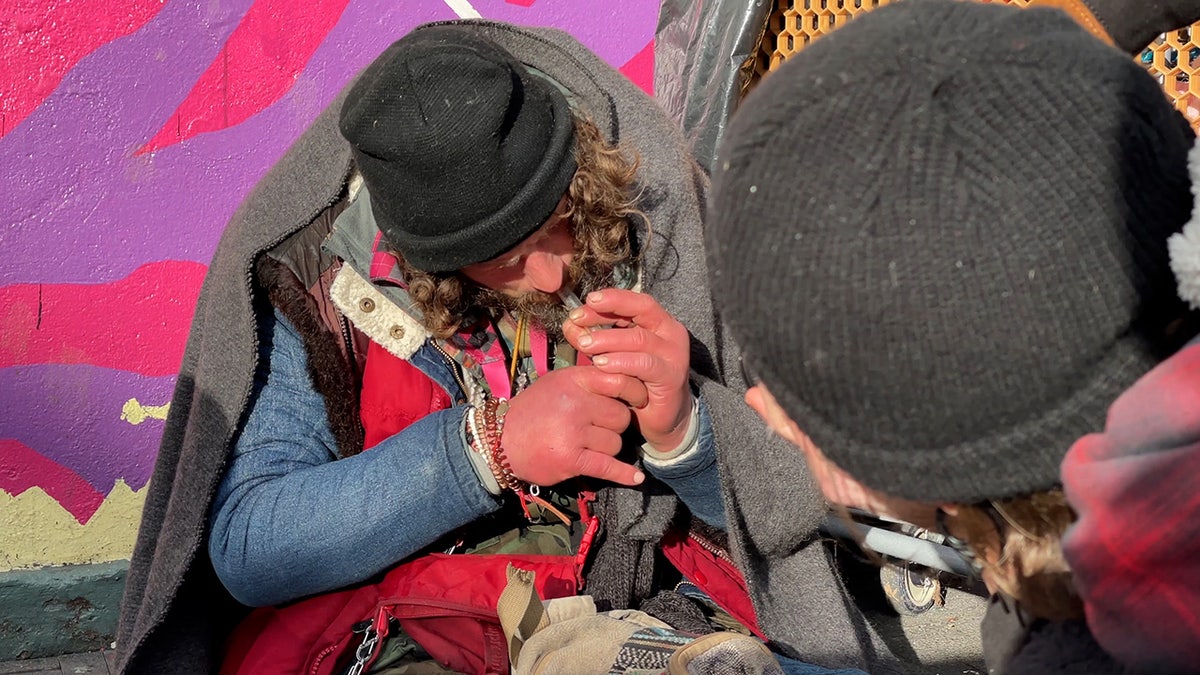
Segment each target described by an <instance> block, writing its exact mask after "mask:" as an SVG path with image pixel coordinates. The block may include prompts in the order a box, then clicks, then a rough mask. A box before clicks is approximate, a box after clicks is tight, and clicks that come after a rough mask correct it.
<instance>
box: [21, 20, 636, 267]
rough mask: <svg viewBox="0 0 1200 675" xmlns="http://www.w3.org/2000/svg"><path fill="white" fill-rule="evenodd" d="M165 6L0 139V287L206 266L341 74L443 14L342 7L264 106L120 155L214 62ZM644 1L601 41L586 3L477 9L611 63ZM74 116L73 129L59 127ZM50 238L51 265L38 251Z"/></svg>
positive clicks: (628, 51)
mask: <svg viewBox="0 0 1200 675" xmlns="http://www.w3.org/2000/svg"><path fill="white" fill-rule="evenodd" d="M175 5H183V6H185V7H186V6H187V5H186V4H184V3H179V2H176V3H172V6H169V7H167V8H166V9H164V10H163V11H162V12H161V13H160V14H159V15H158V16H157V17H156V18H155V19H154V20H153V21H152V22H150V24H148V25H147V26H146V27H145V28H143V30H141V31H139V32H138V33H136V34H134V35H132V36H130V37H128V38H124V39H121V40H117V41H114V42H113V43H111V44H109V45H107V46H105V47H104V48H102V49H100V50H97V52H96V53H94V54H92V55H91V56H90V57H88V58H86V59H84V60H83V61H81V62H80V64H79V65H78V66H76V67H75V68H74V69H73V70H72V71H71V72H70V73H68V75H67V77H65V78H64V80H63V84H62V85H61V86H60V87H59V89H58V90H57V91H55V93H54V94H52V95H51V96H50V97H49V98H47V99H46V101H45V103H43V104H42V106H41V107H39V108H38V109H37V110H36V111H35V112H34V113H33V114H31V115H30V116H29V118H27V119H26V121H25V123H24V124H22V125H21V127H19V128H18V129H15V130H14V131H13V132H11V133H10V134H9V135H8V136H6V137H4V138H3V139H2V140H0V184H3V185H6V186H8V187H7V188H6V190H9V191H12V192H13V193H12V194H8V195H6V198H7V199H6V201H7V203H8V204H10V205H11V209H12V212H13V214H14V216H15V217H16V222H15V223H13V226H12V227H10V228H9V229H8V230H6V231H4V232H2V233H0V245H2V246H4V248H5V250H7V251H11V252H12V254H11V255H10V257H9V259H8V261H7V264H6V265H5V267H4V268H3V269H0V285H5V284H11V283H17V282H27V283H28V282H45V283H71V282H92V283H95V282H102V281H111V280H114V279H118V278H121V277H124V276H125V275H127V274H128V273H129V272H130V271H132V270H133V269H134V268H136V267H137V266H139V265H141V264H144V263H146V262H150V261H154V260H193V261H197V262H207V261H208V259H209V257H211V255H212V251H213V249H214V248H215V245H216V240H217V238H218V237H219V235H220V231H221V228H222V227H223V226H224V224H225V223H226V222H227V221H228V219H229V217H230V216H231V215H232V213H233V211H234V209H235V208H236V207H237V205H238V204H239V203H240V202H241V200H242V199H243V198H244V196H245V193H246V192H247V191H248V189H249V188H250V187H251V186H252V185H253V184H254V183H255V182H257V181H258V179H259V178H261V176H262V175H263V174H264V173H265V172H266V170H267V169H268V168H269V167H270V166H271V165H272V164H273V163H274V162H275V161H276V160H277V159H278V157H279V156H280V155H281V154H282V153H283V151H284V150H285V149H286V147H287V146H288V145H289V144H290V142H291V141H292V140H294V139H295V137H296V136H298V135H299V133H300V132H301V131H303V129H304V127H305V126H307V124H308V123H309V122H311V121H312V119H313V118H314V117H315V116H316V115H317V114H318V113H319V112H320V111H321V109H322V108H323V106H324V105H326V104H327V103H328V101H329V100H330V99H332V98H333V96H334V95H336V93H337V91H338V90H339V89H340V88H341V87H342V86H344V84H345V83H346V82H348V81H349V79H350V78H351V77H352V76H353V75H354V73H356V72H358V71H359V70H360V69H361V68H363V67H364V66H365V65H366V64H367V63H369V62H370V61H371V59H373V58H374V57H375V56H376V55H377V54H378V53H379V52H381V51H382V50H383V49H384V48H385V47H386V46H387V45H388V44H390V43H391V42H392V41H394V40H395V39H398V38H399V37H400V36H402V35H404V34H405V33H406V32H407V31H409V30H411V28H412V27H413V26H415V25H417V24H419V23H424V22H426V21H434V20H444V19H452V18H456V16H455V15H454V14H453V13H452V12H451V11H450V9H449V8H448V7H447V6H446V5H445V4H444V3H443V2H440V1H438V0H421V1H420V2H408V3H404V5H403V7H402V9H401V8H399V7H398V6H397V5H396V4H395V3H391V2H380V1H366V0H358V1H356V2H352V3H351V4H350V5H349V6H348V7H347V8H346V11H345V13H344V14H343V16H342V18H341V21H339V23H338V24H337V26H336V27H335V28H334V29H333V31H331V32H330V34H329V36H328V37H327V38H326V40H325V41H324V43H323V44H322V45H321V47H320V48H319V49H318V50H317V52H316V53H315V54H314V56H313V58H312V60H311V61H310V62H309V65H308V67H307V68H306V69H305V70H304V72H303V73H302V74H301V75H300V77H299V79H298V82H297V83H296V85H295V86H294V87H293V88H292V90H291V91H289V92H288V93H287V94H286V95H285V96H284V97H283V98H282V99H281V100H280V101H278V102H277V103H276V104H274V105H272V106H270V107H269V108H267V109H266V110H264V111H263V112H261V113H259V114H258V115H256V116H254V117H252V118H251V119H249V120H247V121H246V122H243V123H242V124H240V125H238V126H236V127H233V128H230V129H226V130H223V131H219V132H213V133H208V134H203V135H200V136H197V137H195V138H192V139H189V140H188V141H187V142H185V143H182V144H180V145H177V146H172V147H169V148H166V149H164V150H162V151H160V152H158V153H154V154H152V155H149V156H142V157H133V156H132V154H133V152H134V150H136V148H138V147H140V146H141V145H142V144H143V143H145V142H146V141H147V140H148V139H149V138H151V137H152V136H153V135H154V134H155V133H157V131H158V129H159V128H161V125H162V124H163V123H165V121H166V120H167V119H168V118H169V117H170V115H171V113H172V112H173V111H174V110H175V107H176V106H178V104H179V102H180V101H181V100H182V99H183V98H184V97H185V96H186V95H187V93H188V91H189V90H190V87H191V85H192V84H193V83H194V80H195V78H197V77H199V75H200V74H201V73H202V72H203V71H204V69H205V68H206V67H207V66H208V63H209V62H210V61H211V59H212V57H213V54H215V53H216V50H215V49H214V50H213V51H212V52H210V51H209V50H208V49H205V50H199V51H201V54H202V56H201V57H197V56H195V55H193V54H192V53H191V52H187V51H186V49H185V47H187V46H189V45H191V43H192V42H201V43H202V44H204V43H208V42H210V41H211V39H212V32H211V31H210V30H208V29H209V26H208V25H206V24H205V25H195V24H194V22H195V21H196V17H195V16H194V14H195V13H194V12H183V11H172V9H174V6H175ZM653 5H654V3H647V2H644V1H634V0H625V1H624V2H611V3H606V9H605V10H604V13H605V14H606V15H616V14H620V15H621V16H622V17H623V18H622V23H623V24H624V25H630V26H632V25H635V24H633V23H631V18H630V17H631V15H632V17H633V18H636V19H639V20H642V21H645V23H644V24H642V29H641V30H630V31H628V32H621V33H614V32H612V31H609V32H607V33H606V34H605V33H603V32H602V31H601V30H600V27H601V26H603V25H606V24H607V25H611V24H609V23H608V22H609V21H610V20H613V19H611V18H610V19H604V18H602V17H597V16H596V15H595V13H594V12H588V11H584V10H583V9H579V7H580V6H585V3H578V2H568V1H563V2H557V3H556V2H548V1H545V0H544V1H543V2H539V3H535V4H534V5H533V6H532V7H529V8H524V7H520V6H518V5H511V4H508V3H505V2H503V1H498V2H495V3H491V2H489V3H479V8H480V9H481V11H482V9H483V8H486V9H488V10H489V11H495V12H496V13H497V14H501V15H503V18H507V19H510V20H513V21H519V22H520V23H527V24H541V23H553V24H556V25H562V26H565V27H571V26H573V25H574V26H580V27H581V29H582V33H583V35H581V37H586V38H588V39H586V40H584V42H585V44H588V46H589V47H590V48H592V49H593V50H595V51H597V52H598V53H600V54H601V55H602V56H605V57H606V58H608V59H609V60H610V62H612V63H613V64H614V65H615V66H618V67H619V66H620V65H623V63H624V61H625V60H628V59H629V58H630V57H632V56H633V55H634V54H636V53H637V52H638V51H639V50H640V49H642V48H643V47H645V45H646V44H647V42H648V41H649V40H650V39H651V38H652V36H653V27H654V15H655V14H656V12H657V10H654V11H653V12H651V11H647V9H646V8H647V7H651V8H652V7H653ZM239 7H240V5H239ZM243 9H244V8H243ZM238 15H240V14H230V13H222V15H221V16H220V17H218V19H220V21H218V23H220V24H222V25H223V24H224V23H228V24H233V23H235V21H234V19H235V17H236V16H238ZM643 15H644V16H643ZM485 16H488V15H487V14H485ZM497 18H501V17H500V16H498V17H497ZM543 19H548V20H549V21H543ZM224 28H226V29H228V28H229V26H224ZM572 32H576V33H578V32H580V31H574V30H573V31H572ZM227 35H228V30H227V32H226V33H225V34H224V35H223V36H219V37H222V39H223V37H227ZM164 45H170V46H171V48H168V47H165V46H164ZM216 46H217V47H219V44H218V45H216ZM164 50H166V51H167V52H168V56H165V57H164V56H162V54H163V51H164ZM173 52H179V53H181V54H183V53H186V56H187V58H186V59H184V58H183V56H179V55H176V56H171V55H170V54H171V53H173ZM179 61H186V63H184V64H181V63H179ZM115 73H124V74H126V76H125V77H118V76H114V74H115ZM96 82H106V85H105V87H104V91H102V92H101V91H97V90H96V85H95V83H96ZM81 120H82V121H84V123H85V126H84V128H72V127H73V125H75V124H78V121H81ZM17 186H22V189H20V190H19V191H18V190H17ZM181 227H183V228H186V229H185V230H184V232H183V233H182V234H181V232H180V229H181ZM50 235H53V236H54V238H55V240H56V246H57V247H58V248H59V249H60V250H61V251H62V253H63V255H57V256H52V257H46V256H44V255H42V252H41V246H42V243H43V242H44V240H45V239H46V238H47V237H48V236H50Z"/></svg>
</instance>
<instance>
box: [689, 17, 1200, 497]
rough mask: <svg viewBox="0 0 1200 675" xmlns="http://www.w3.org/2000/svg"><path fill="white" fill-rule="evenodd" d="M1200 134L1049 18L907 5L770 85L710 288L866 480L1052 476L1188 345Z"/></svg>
mask: <svg viewBox="0 0 1200 675" xmlns="http://www.w3.org/2000/svg"><path fill="white" fill-rule="evenodd" d="M1191 141H1192V133H1191V130H1190V129H1189V128H1188V126H1187V124H1186V122H1185V121H1184V120H1183V118H1182V116H1181V115H1179V114H1178V113H1177V112H1176V111H1175V110H1174V109H1172V108H1171V106H1170V105H1169V104H1168V103H1167V101H1166V98H1165V97H1164V96H1163V92H1162V90H1161V89H1160V88H1159V86H1158V84H1157V83H1156V82H1155V81H1154V79H1153V78H1151V77H1150V76H1149V75H1148V74H1147V73H1146V72H1145V71H1143V70H1142V69H1141V68H1140V67H1139V66H1137V65H1136V64H1135V63H1134V62H1133V61H1132V60H1131V59H1130V58H1129V56H1128V55H1126V54H1123V53H1121V52H1120V51H1118V50H1116V49H1114V48H1112V47H1109V46H1106V45H1104V44H1103V43H1101V42H1100V41H1099V40H1097V39H1095V38H1093V37H1092V36H1090V35H1088V34H1087V33H1085V32H1084V31H1083V29H1081V28H1080V27H1079V26H1077V25H1076V24H1075V23H1074V22H1073V21H1072V20H1071V19H1069V18H1068V17H1067V16H1066V15H1065V14H1063V13H1061V12H1060V11H1058V10H1049V9H1041V10H1038V9H1029V10H1019V9H1016V8H1012V7H1007V6H1002V5H991V4H977V3H973V2H956V1H953V0H905V1H904V2H898V3H895V4H891V5H888V6H885V7H883V8H881V9H878V10H875V11H873V12H871V13H869V14H867V15H865V16H863V17H861V18H857V19H855V20H854V21H852V22H850V23H849V24H847V26H846V27H844V28H841V29H839V30H837V31H836V32H834V33H832V34H831V35H828V36H826V37H823V38H821V39H820V40H818V41H816V42H815V43H813V45H812V46H810V47H808V48H806V49H805V50H804V51H803V52H801V53H799V54H798V55H796V56H794V57H792V58H791V59H789V60H788V62H787V63H785V64H784V65H783V66H782V67H781V68H780V69H779V70H778V71H777V72H775V73H773V74H771V75H769V76H768V77H767V78H766V79H765V80H764V81H763V82H762V84H761V85H760V86H759V87H758V88H757V89H756V90H755V91H754V92H752V93H751V95H750V96H749V97H748V98H747V100H746V101H745V102H744V104H743V105H742V107H741V109H740V110H739V111H738V113H737V114H736V115H735V117H734V120H733V122H732V124H731V127H730V130H729V133H728V135H727V136H726V140H725V142H724V143H723V145H722V147H721V149H720V156H719V161H718V164H717V171H716V174H715V175H714V179H713V199H712V204H711V206H710V213H709V222H708V226H707V227H708V229H707V233H706V237H707V242H706V243H707V245H708V249H709V256H710V260H709V264H710V268H711V269H712V273H713V274H714V275H715V277H714V279H713V292H714V294H715V296H716V300H717V302H718V306H719V308H720V310H721V312H722V315H723V317H724V319H725V320H726V321H727V322H728V324H729V325H730V327H731V330H732V331H733V333H734V335H735V337H736V338H737V339H738V340H739V342H740V343H741V344H742V346H743V347H744V349H745V352H746V359H747V363H748V365H749V367H750V368H751V369H752V370H753V371H754V372H756V373H757V375H758V376H759V377H761V379H762V380H763V382H764V383H765V384H766V386H767V387H768V388H769V389H770V390H771V392H772V393H773V394H774V395H775V397H776V399H777V400H778V401H779V403H780V404H781V405H782V407H783V408H784V409H785V410H786V411H787V412H788V413H789V414H790V415H791V417H792V418H793V419H794V420H795V421H796V423H797V424H798V425H799V426H800V428H801V429H802V430H803V431H804V432H806V433H807V434H808V435H809V436H810V437H811V438H812V439H813V441H814V442H815V443H816V445H817V446H818V447H820V448H821V449H822V450H823V451H824V452H825V453H826V454H827V455H828V456H829V457H830V458H831V459H832V460H833V461H834V462H835V463H837V464H838V465H839V466H841V467H843V468H844V469H846V470H847V471H849V472H850V473H851V474H852V475H854V476H855V477H857V478H858V479H860V480H861V481H863V482H864V483H865V484H866V485H868V486H870V487H873V488H875V489H878V490H881V491H884V492H887V493H891V494H895V495H899V496H902V497H906V498H910V499H918V500H924V501H954V502H974V501H980V500H983V499H989V498H1001V497H1006V496H1014V495H1018V494H1023V493H1029V492H1034V491H1038V490H1041V489H1045V488H1048V487H1051V486H1053V485H1054V484H1055V483H1057V482H1058V465H1059V461H1060V460H1061V458H1062V456H1063V455H1064V454H1065V453H1066V450H1067V449H1068V447H1069V446H1070V445H1071V443H1072V442H1073V441H1074V440H1076V439H1077V438H1079V437H1080V436H1082V435H1083V434H1086V433H1089V432H1092V431H1096V430H1099V429H1101V428H1102V427H1103V424H1104V418H1105V413H1106V409H1107V407H1108V405H1109V404H1110V403H1111V402H1112V401H1113V400H1114V399H1115V398H1116V397H1117V395H1118V394H1119V393H1120V392H1121V391H1122V390H1124V389H1125V388H1126V387H1128V386H1129V385H1130V384H1132V383H1133V382H1134V381H1135V380H1136V379H1137V378H1138V377H1140V376H1141V375H1142V374H1143V373H1145V372H1146V371H1147V370H1149V369H1150V368H1151V367H1152V366H1153V365H1154V364H1155V363H1156V362H1157V361H1159V360H1160V359H1161V358H1162V357H1163V356H1164V355H1165V353H1166V351H1169V349H1170V348H1171V345H1168V344H1167V343H1168V342H1169V341H1168V340H1165V339H1164V337H1163V336H1164V334H1165V333H1166V332H1167V331H1166V329H1165V326H1166V324H1167V322H1168V320H1169V319H1170V318H1173V317H1178V316H1181V315H1182V314H1183V313H1184V309H1183V307H1182V305H1181V304H1180V302H1179V301H1178V299H1177V297H1176V295H1175V289H1174V283H1173V279H1172V275H1171V270H1170V268H1169V265H1168V260H1167V251H1166V240H1167V237H1168V236H1169V235H1170V234H1171V233H1173V232H1176V231H1178V230H1179V229H1180V228H1181V227H1182V225H1183V224H1184V222H1186V221H1187V219H1188V216H1189V213H1190V208H1191V203H1192V198H1191V194H1190V191H1189V179H1188V167H1187V154H1188V150H1189V149H1190V147H1191Z"/></svg>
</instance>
